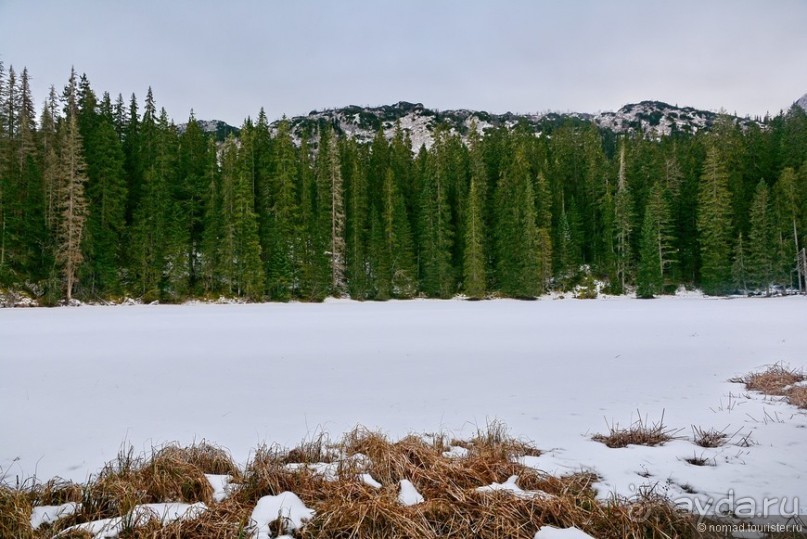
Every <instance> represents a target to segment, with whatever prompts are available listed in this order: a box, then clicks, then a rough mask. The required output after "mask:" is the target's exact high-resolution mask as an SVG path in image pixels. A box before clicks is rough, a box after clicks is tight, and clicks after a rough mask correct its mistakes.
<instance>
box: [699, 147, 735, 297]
mask: <svg viewBox="0 0 807 539" xmlns="http://www.w3.org/2000/svg"><path fill="white" fill-rule="evenodd" d="M728 181H729V178H728V174H727V173H726V170H725V166H724V165H723V162H722V160H721V157H720V154H719V152H718V150H717V148H716V147H715V146H711V147H710V148H709V150H708V153H707V156H706V162H705V163H704V164H703V172H702V173H701V184H700V191H699V197H698V233H699V234H700V254H701V261H702V265H701V284H702V286H703V290H704V292H706V293H707V294H721V293H724V292H725V291H726V289H727V285H728V283H729V282H730V275H731V271H730V265H729V253H730V252H731V245H730V243H729V241H730V238H731V215H732V211H731V197H730V193H729V190H728Z"/></svg>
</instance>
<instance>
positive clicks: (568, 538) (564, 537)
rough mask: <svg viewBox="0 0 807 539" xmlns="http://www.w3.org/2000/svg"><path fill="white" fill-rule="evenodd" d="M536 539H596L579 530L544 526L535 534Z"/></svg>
mask: <svg viewBox="0 0 807 539" xmlns="http://www.w3.org/2000/svg"><path fill="white" fill-rule="evenodd" d="M535 539H594V537H592V536H591V535H589V534H587V533H585V532H583V531H580V530H578V529H577V528H556V527H554V526H542V527H541V529H539V530H538V533H536V534H535Z"/></svg>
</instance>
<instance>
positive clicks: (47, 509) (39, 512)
mask: <svg viewBox="0 0 807 539" xmlns="http://www.w3.org/2000/svg"><path fill="white" fill-rule="evenodd" d="M80 507H81V504H78V503H75V502H69V503H63V504H62V505H41V506H39V507H34V509H33V511H31V529H32V530H36V529H38V528H39V527H40V526H41V525H43V524H52V523H54V522H56V521H57V520H59V519H60V518H64V517H67V516H70V515H72V514H73V513H75V512H76V511H78V510H79V508H80Z"/></svg>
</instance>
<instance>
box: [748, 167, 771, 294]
mask: <svg viewBox="0 0 807 539" xmlns="http://www.w3.org/2000/svg"><path fill="white" fill-rule="evenodd" d="M769 206H770V201H769V197H768V185H767V184H766V183H765V180H760V181H759V183H758V184H757V188H756V191H755V192H754V199H753V201H752V202H751V216H750V225H751V230H750V232H749V233H748V277H749V280H750V281H751V283H752V285H753V286H755V287H756V288H757V289H760V290H765V292H766V293H768V294H769V293H770V284H771V277H772V276H773V252H772V250H771V246H772V245H774V243H773V242H772V241H771V240H772V238H773V235H772V228H771V224H772V223H771V219H770V209H769Z"/></svg>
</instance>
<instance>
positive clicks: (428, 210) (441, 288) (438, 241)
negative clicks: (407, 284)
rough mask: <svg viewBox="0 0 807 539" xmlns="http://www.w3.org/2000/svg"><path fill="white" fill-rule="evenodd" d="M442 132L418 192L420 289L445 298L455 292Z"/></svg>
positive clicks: (439, 134)
mask: <svg viewBox="0 0 807 539" xmlns="http://www.w3.org/2000/svg"><path fill="white" fill-rule="evenodd" d="M444 137H445V134H443V133H442V132H441V131H438V132H437V133H435V143H434V145H435V147H434V148H433V153H432V154H430V155H429V158H428V161H427V166H426V170H425V175H424V177H423V180H422V182H423V184H422V191H421V194H420V212H419V226H418V228H419V231H420V234H419V236H420V240H419V243H420V255H419V258H420V272H421V289H422V290H423V292H425V293H426V295H428V296H431V297H439V298H447V297H449V296H451V294H453V293H454V282H455V281H454V268H453V266H452V247H453V240H454V230H453V229H452V226H451V208H450V207H449V199H448V193H449V191H448V190H449V182H450V178H448V177H446V168H445V167H444V166H442V165H441V163H440V158H441V157H445V155H444V152H443V153H441V147H442V146H443V145H444Z"/></svg>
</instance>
